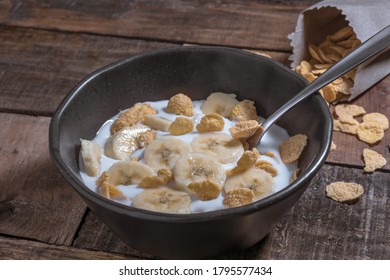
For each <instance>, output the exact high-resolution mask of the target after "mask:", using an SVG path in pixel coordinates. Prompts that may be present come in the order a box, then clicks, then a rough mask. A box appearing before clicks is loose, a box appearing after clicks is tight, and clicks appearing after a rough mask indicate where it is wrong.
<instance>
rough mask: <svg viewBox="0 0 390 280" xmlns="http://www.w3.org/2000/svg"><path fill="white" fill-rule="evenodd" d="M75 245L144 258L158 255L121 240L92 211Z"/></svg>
mask: <svg viewBox="0 0 390 280" xmlns="http://www.w3.org/2000/svg"><path fill="white" fill-rule="evenodd" d="M73 246H75V247H77V248H84V249H89V250H97V251H103V252H110V253H117V254H123V255H126V256H132V257H138V258H143V259H155V258H156V257H154V256H152V255H150V254H145V253H142V252H140V251H138V250H135V249H133V248H131V247H130V246H128V245H127V244H126V243H124V242H123V241H121V240H120V239H119V238H118V237H117V236H116V235H115V234H114V233H113V232H112V231H111V230H110V229H109V228H108V227H107V226H106V225H105V224H103V223H102V222H101V221H100V220H99V218H97V217H96V216H95V215H94V213H93V212H92V211H90V210H89V211H88V213H87V215H86V218H85V222H84V223H83V225H82V227H81V228H80V231H79V232H78V234H77V236H76V238H75V240H74V242H73Z"/></svg>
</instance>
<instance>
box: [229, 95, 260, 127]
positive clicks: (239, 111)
mask: <svg viewBox="0 0 390 280" xmlns="http://www.w3.org/2000/svg"><path fill="white" fill-rule="evenodd" d="M229 118H230V120H233V121H238V122H240V121H249V120H255V121H257V120H258V116H257V111H256V107H255V102H253V101H251V100H243V101H241V102H240V103H238V104H236V105H235V106H234V107H233V109H232V111H231V112H230V116H229Z"/></svg>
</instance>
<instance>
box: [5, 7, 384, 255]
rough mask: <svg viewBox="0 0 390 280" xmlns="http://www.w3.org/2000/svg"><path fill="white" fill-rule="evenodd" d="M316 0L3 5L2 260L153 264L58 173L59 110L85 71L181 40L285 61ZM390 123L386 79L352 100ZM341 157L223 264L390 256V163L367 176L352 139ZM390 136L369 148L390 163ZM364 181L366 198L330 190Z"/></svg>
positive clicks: (342, 140)
mask: <svg viewBox="0 0 390 280" xmlns="http://www.w3.org/2000/svg"><path fill="white" fill-rule="evenodd" d="M315 2H317V1H315V0H286V1H276V0H263V1H244V0H238V1H228V0H226V1H219V0H211V1H192V0H191V1H178V0H176V1H174V0H168V1H150V0H145V1H114V0H107V1H100V0H95V1H82V0H79V1H56V0H45V1H38V0H26V1H20V0H1V1H0V122H1V126H0V141H1V142H0V154H1V161H0V178H1V179H0V259H145V258H148V259H149V258H155V256H151V255H148V254H145V253H143V252H139V251H137V250H135V249H133V248H130V247H129V246H127V245H125V244H124V243H123V242H122V241H121V240H119V239H118V238H117V237H116V236H115V235H114V234H113V233H112V232H111V231H110V230H109V229H108V228H107V227H106V226H105V225H104V224H103V223H102V222H101V221H100V220H99V219H97V218H96V217H95V215H94V214H93V213H92V212H91V211H90V210H89V209H88V208H87V207H86V205H85V204H84V203H83V201H82V200H81V199H80V198H79V197H78V195H77V194H76V193H75V192H74V191H73V190H72V188H71V187H70V186H69V185H68V184H67V183H66V181H65V180H64V179H63V178H62V177H61V175H60V173H59V172H58V171H57V170H56V169H55V168H54V166H53V164H52V162H51V159H50V157H49V151H48V126H49V123H50V117H51V116H52V114H53V112H54V111H55V109H56V108H57V106H58V105H59V103H60V102H61V100H62V99H63V98H64V96H65V95H66V94H67V93H68V92H69V91H70V89H71V88H72V87H73V86H74V85H75V84H76V83H77V82H78V81H79V80H80V79H82V78H83V77H84V76H85V75H86V74H88V73H90V72H91V71H94V70H96V69H98V68H100V67H102V66H104V65H106V64H108V63H111V62H114V61H116V60H119V59H123V58H126V57H128V56H130V55H133V54H136V53H141V52H145V51H149V50H155V49H159V48H166V47H171V46H178V45H183V44H199V45H224V46H232V47H237V48H242V49H249V50H255V51H262V52H265V53H268V54H269V55H271V56H272V57H273V58H274V59H275V60H278V61H280V62H282V63H284V64H286V65H288V64H289V61H288V56H289V54H290V53H291V47H290V45H289V40H288V39H287V35H288V34H289V33H290V32H292V31H293V30H294V28H295V24H296V20H297V16H298V14H299V12H301V11H302V10H303V9H305V8H307V7H309V6H310V5H311V4H313V3H315ZM353 103H354V104H359V105H363V106H364V107H365V108H366V110H367V111H368V112H380V113H383V114H385V115H387V116H390V78H389V77H387V78H385V79H383V80H382V81H381V82H379V83H378V84H377V85H375V86H374V87H372V88H371V89H370V90H369V91H368V92H366V93H365V94H364V95H363V96H362V97H360V98H358V99H357V100H355V101H354V102H353ZM334 142H335V143H336V144H337V150H336V151H334V152H331V154H330V156H329V158H328V160H327V162H326V164H325V165H324V166H323V167H322V169H321V171H320V172H319V174H318V175H317V176H316V177H315V179H314V180H313V181H312V183H311V185H310V187H309V188H308V190H307V191H306V192H305V194H304V195H303V197H302V198H301V199H300V200H299V202H298V203H297V204H296V205H295V207H294V208H293V209H291V211H290V212H289V213H288V215H287V216H286V217H285V218H284V219H283V220H282V221H281V222H280V223H279V224H277V225H276V226H275V227H274V229H273V230H272V232H271V233H270V234H269V235H268V236H267V237H266V238H265V239H263V240H262V241H260V242H259V243H258V244H256V245H254V246H253V247H251V248H249V249H247V250H244V251H232V252H229V253H227V254H225V255H222V256H217V257H216V258H219V259H390V238H389V237H390V226H389V225H390V191H389V188H390V176H389V171H390V165H389V164H387V165H386V166H385V167H384V168H383V169H381V170H379V171H376V172H374V173H373V174H364V173H363V171H362V166H363V162H362V160H361V154H362V150H363V148H365V147H368V145H366V144H364V143H362V142H360V141H357V139H356V137H354V136H350V135H346V134H342V133H335V134H334ZM389 144H390V130H387V131H386V136H385V138H384V139H383V140H382V141H381V142H380V144H378V145H375V146H373V147H372V149H374V150H376V151H378V152H380V153H381V154H383V155H384V156H385V157H386V158H387V160H388V162H390V156H389V155H390V146H389ZM339 180H344V181H353V182H358V183H360V184H362V185H363V186H364V189H365V194H364V195H363V196H362V197H361V199H360V200H359V202H358V203H356V204H354V205H345V204H339V203H336V202H334V201H332V200H330V199H328V198H326V196H325V194H324V192H325V191H324V189H325V186H326V185H327V184H329V183H330V182H333V181H339Z"/></svg>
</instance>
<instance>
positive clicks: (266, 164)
mask: <svg viewBox="0 0 390 280" xmlns="http://www.w3.org/2000/svg"><path fill="white" fill-rule="evenodd" d="M255 167H256V168H260V169H263V170H264V171H266V172H268V173H269V174H271V175H272V177H275V176H277V175H278V171H277V170H276V168H275V167H274V166H273V165H272V163H270V162H268V161H265V160H259V161H257V162H256V163H255Z"/></svg>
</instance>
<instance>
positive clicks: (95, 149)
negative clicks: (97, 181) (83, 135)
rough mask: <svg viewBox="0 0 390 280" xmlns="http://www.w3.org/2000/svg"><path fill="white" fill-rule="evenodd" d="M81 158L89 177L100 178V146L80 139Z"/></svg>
mask: <svg viewBox="0 0 390 280" xmlns="http://www.w3.org/2000/svg"><path fill="white" fill-rule="evenodd" d="M80 141H81V149H80V152H81V158H82V159H83V163H84V167H85V171H86V172H87V174H88V176H98V175H99V173H100V158H101V151H100V146H99V144H98V143H96V142H95V141H89V140H84V139H80Z"/></svg>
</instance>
